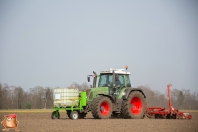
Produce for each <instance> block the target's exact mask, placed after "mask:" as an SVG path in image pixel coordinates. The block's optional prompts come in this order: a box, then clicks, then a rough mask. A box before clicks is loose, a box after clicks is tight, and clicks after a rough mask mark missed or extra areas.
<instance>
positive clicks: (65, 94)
mask: <svg viewBox="0 0 198 132" xmlns="http://www.w3.org/2000/svg"><path fill="white" fill-rule="evenodd" d="M78 103H79V90H78V89H77V88H54V107H70V106H78Z"/></svg>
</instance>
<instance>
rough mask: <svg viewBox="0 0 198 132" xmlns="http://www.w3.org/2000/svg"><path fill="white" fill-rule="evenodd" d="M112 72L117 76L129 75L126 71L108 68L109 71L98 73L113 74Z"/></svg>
mask: <svg viewBox="0 0 198 132" xmlns="http://www.w3.org/2000/svg"><path fill="white" fill-rule="evenodd" d="M113 70H114V72H115V73H117V74H128V75H129V74H131V73H130V72H128V71H126V70H124V69H112V68H110V70H108V71H100V73H101V74H104V73H113Z"/></svg>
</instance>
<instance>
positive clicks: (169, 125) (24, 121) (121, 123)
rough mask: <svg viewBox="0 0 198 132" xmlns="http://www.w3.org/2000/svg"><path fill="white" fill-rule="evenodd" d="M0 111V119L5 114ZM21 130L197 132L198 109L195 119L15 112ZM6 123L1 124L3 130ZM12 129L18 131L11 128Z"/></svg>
mask: <svg viewBox="0 0 198 132" xmlns="http://www.w3.org/2000/svg"><path fill="white" fill-rule="evenodd" d="M7 114H10V113H0V122H1V121H3V119H4V115H7ZM15 114H17V120H18V121H19V122H20V123H19V131H20V132H56V131H62V132H80V131H81V132H101V131H102V132H114V131H116V132H129V131H130V132H131V131H134V132H136V131H138V132H148V131H152V132H158V131H159V132H198V112H192V113H190V114H191V115H192V117H193V118H192V119H190V120H184V119H183V120H181V119H180V120H179V119H148V118H145V119H102V120H101V119H94V118H93V117H92V115H91V113H88V115H87V116H86V118H85V119H78V120H71V119H69V118H68V117H67V116H66V114H65V112H61V113H60V119H58V120H52V119H51V113H49V112H46V113H35V112H34V113H17V112H16V113H15ZM2 129H3V125H2V124H0V130H2ZM9 131H10V132H12V131H15V130H14V129H10V130H9Z"/></svg>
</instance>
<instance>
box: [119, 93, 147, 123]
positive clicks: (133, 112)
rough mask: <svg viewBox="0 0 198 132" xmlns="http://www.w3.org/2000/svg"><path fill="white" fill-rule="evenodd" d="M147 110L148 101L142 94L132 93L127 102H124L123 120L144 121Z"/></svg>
mask: <svg viewBox="0 0 198 132" xmlns="http://www.w3.org/2000/svg"><path fill="white" fill-rule="evenodd" d="M145 110H146V100H145V98H144V96H143V95H142V93H141V92H139V91H134V92H131V93H130V95H129V97H128V98H127V100H123V102H122V108H121V116H122V117H123V118H132V119H141V118H142V119H143V118H144V114H145Z"/></svg>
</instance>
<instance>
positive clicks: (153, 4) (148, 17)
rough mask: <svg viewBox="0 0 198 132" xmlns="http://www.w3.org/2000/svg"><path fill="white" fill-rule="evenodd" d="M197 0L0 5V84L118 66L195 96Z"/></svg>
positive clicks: (58, 80)
mask: <svg viewBox="0 0 198 132" xmlns="http://www.w3.org/2000/svg"><path fill="white" fill-rule="evenodd" d="M197 51H198V1H196V0H194V1H192V0H189V1H187V0H186V1H182V0H175V1H171V0H167V1H159V0H156V1H154V0H152V1H147V0H145V1H132V0H130V1H115V0H113V1H9V0H1V1H0V82H1V83H8V84H9V85H15V86H21V87H23V88H24V89H26V90H28V89H29V88H32V87H35V86H38V85H39V86H43V87H47V86H49V87H51V88H54V87H56V86H60V87H65V86H69V85H71V83H72V82H77V83H80V84H81V83H83V82H86V81H87V80H86V76H87V75H88V74H92V71H93V70H94V71H96V72H97V73H99V71H101V70H108V69H109V68H116V69H117V68H124V66H125V65H126V64H127V65H128V66H129V69H128V70H129V71H130V72H131V73H132V74H131V83H132V86H133V87H136V86H140V85H144V86H149V87H150V88H151V89H153V90H158V91H160V92H163V93H164V92H165V90H166V89H165V88H166V85H167V84H168V83H172V84H173V88H177V89H182V88H185V89H190V90H191V92H194V91H196V92H198V59H197V57H198V52H197Z"/></svg>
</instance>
